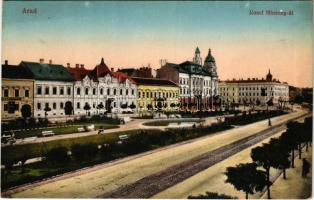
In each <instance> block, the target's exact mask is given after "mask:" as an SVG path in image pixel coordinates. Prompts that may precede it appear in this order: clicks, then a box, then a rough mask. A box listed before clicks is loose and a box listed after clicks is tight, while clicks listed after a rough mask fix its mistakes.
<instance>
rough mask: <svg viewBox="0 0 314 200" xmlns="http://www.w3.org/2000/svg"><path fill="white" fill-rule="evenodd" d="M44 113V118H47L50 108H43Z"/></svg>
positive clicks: (47, 106)
mask: <svg viewBox="0 0 314 200" xmlns="http://www.w3.org/2000/svg"><path fill="white" fill-rule="evenodd" d="M44 111H45V117H46V118H47V115H48V112H49V111H51V108H50V107H49V105H46V106H45V108H44Z"/></svg>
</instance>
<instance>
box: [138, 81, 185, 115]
mask: <svg viewBox="0 0 314 200" xmlns="http://www.w3.org/2000/svg"><path fill="white" fill-rule="evenodd" d="M132 79H133V80H134V82H135V83H136V84H137V92H138V96H137V106H138V107H137V111H138V112H142V111H147V110H167V111H170V110H175V109H178V107H179V106H180V104H179V86H178V85H177V84H176V83H174V82H172V81H169V80H163V79H152V78H137V77H133V78H132Z"/></svg>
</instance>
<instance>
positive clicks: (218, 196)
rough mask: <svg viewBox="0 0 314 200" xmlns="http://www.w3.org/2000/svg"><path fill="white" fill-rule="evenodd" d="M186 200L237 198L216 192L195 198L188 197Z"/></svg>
mask: <svg viewBox="0 0 314 200" xmlns="http://www.w3.org/2000/svg"><path fill="white" fill-rule="evenodd" d="M188 199H237V197H232V196H229V195H225V194H219V193H216V192H206V194H200V195H197V196H192V195H190V196H188Z"/></svg>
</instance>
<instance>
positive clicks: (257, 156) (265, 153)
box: [251, 144, 276, 199]
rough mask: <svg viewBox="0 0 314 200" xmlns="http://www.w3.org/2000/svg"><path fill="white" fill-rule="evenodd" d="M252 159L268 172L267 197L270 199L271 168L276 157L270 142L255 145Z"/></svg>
mask: <svg viewBox="0 0 314 200" xmlns="http://www.w3.org/2000/svg"><path fill="white" fill-rule="evenodd" d="M251 158H252V160H253V161H254V162H255V163H256V164H257V165H259V166H262V167H263V168H264V169H265V172H266V182H267V198H268V199H270V179H269V170H270V167H271V166H272V161H273V160H274V159H276V158H274V157H273V155H272V149H271V148H270V145H269V144H263V146H259V147H255V148H254V149H252V151H251Z"/></svg>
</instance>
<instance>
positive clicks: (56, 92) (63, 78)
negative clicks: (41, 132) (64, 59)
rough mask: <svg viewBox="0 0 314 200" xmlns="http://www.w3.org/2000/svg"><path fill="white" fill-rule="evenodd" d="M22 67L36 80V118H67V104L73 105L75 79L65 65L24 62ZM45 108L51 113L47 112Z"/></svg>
mask: <svg viewBox="0 0 314 200" xmlns="http://www.w3.org/2000/svg"><path fill="white" fill-rule="evenodd" d="M20 66H21V67H25V68H27V69H28V70H29V71H31V73H32V74H33V78H34V117H38V118H41V117H49V118H50V117H60V116H65V112H64V106H65V103H66V102H71V104H72V105H73V101H74V100H73V81H74V79H73V77H72V76H71V75H70V74H69V73H68V71H67V70H66V68H65V67H64V66H63V65H59V64H52V62H51V61H50V62H49V63H44V60H43V59H40V62H39V63H37V62H27V61H22V62H21V63H20ZM45 108H50V109H51V111H48V112H46V111H45Z"/></svg>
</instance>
